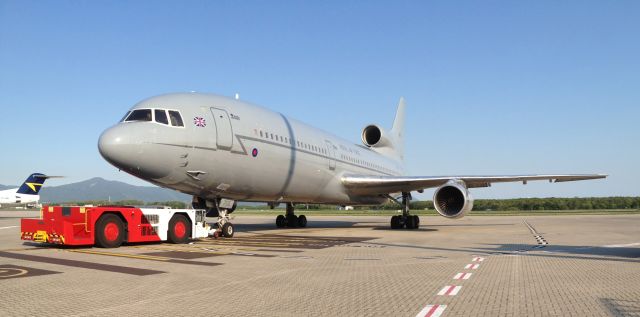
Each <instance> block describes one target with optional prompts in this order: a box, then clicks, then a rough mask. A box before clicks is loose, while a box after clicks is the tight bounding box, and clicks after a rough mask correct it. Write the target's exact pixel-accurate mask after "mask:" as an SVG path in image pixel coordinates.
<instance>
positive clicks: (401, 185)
mask: <svg viewBox="0 0 640 317" xmlns="http://www.w3.org/2000/svg"><path fill="white" fill-rule="evenodd" d="M606 177H607V175H604V174H558V175H506V176H367V175H345V176H344V177H343V178H342V184H343V185H344V186H345V187H346V188H347V189H348V190H349V191H350V192H352V193H355V194H360V195H378V194H390V193H398V192H411V191H417V190H422V189H425V188H433V187H439V186H442V185H444V184H446V183H447V182H449V181H452V180H453V181H462V182H464V183H465V184H466V186H467V188H474V187H489V186H491V184H492V183H505V182H523V184H526V183H527V182H528V181H539V180H548V181H549V182H553V183H559V182H571V181H581V180H588V179H599V178H606Z"/></svg>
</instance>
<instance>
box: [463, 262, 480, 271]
mask: <svg viewBox="0 0 640 317" xmlns="http://www.w3.org/2000/svg"><path fill="white" fill-rule="evenodd" d="M478 267H480V264H473V263H471V264H467V265H466V266H465V267H464V268H465V269H467V270H469V269H471V270H476V269H478Z"/></svg>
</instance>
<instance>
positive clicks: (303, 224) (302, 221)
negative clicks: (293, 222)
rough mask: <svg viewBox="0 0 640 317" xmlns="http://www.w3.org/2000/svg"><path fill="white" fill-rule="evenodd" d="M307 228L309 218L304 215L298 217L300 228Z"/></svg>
mask: <svg viewBox="0 0 640 317" xmlns="http://www.w3.org/2000/svg"><path fill="white" fill-rule="evenodd" d="M306 226H307V217H305V216H304V215H300V216H298V227H300V228H304V227H306Z"/></svg>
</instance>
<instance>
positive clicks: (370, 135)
mask: <svg viewBox="0 0 640 317" xmlns="http://www.w3.org/2000/svg"><path fill="white" fill-rule="evenodd" d="M362 143H364V145H366V146H368V147H377V148H379V147H385V146H392V144H393V143H392V142H391V139H390V138H389V134H388V133H387V132H386V131H385V130H384V129H382V128H380V127H379V126H377V125H375V124H371V125H368V126H367V127H365V128H364V129H363V130H362Z"/></svg>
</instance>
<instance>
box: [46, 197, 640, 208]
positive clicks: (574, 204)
mask: <svg viewBox="0 0 640 317" xmlns="http://www.w3.org/2000/svg"><path fill="white" fill-rule="evenodd" d="M49 205H51V206H55V205H67V206H84V205H93V206H106V205H114V206H139V207H171V208H173V209H183V208H188V207H189V204H188V203H186V202H182V201H159V202H147V203H145V202H144V201H141V200H120V201H111V202H109V201H107V200H89V201H71V202H65V203H59V204H49ZM283 206H284V205H283V204H281V206H280V207H283ZM296 208H297V209H299V210H304V209H308V210H319V209H335V208H336V207H335V206H332V205H319V204H298V205H297V206H296ZM399 208H400V206H399V205H398V204H397V203H395V202H388V203H385V204H382V205H379V206H358V207H355V209H357V210H397V209H399ZM247 209H264V207H248V208H247ZM411 209H413V210H428V209H434V208H433V201H431V200H421V201H413V202H411ZM605 209H640V197H587V198H577V197H576V198H516V199H478V200H475V201H474V203H473V210H475V211H536V210H605Z"/></svg>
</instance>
